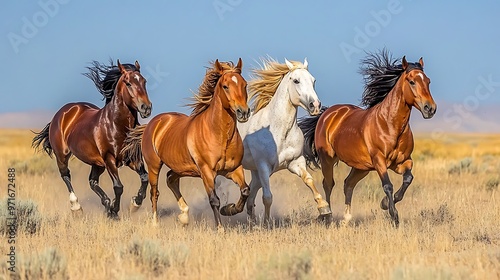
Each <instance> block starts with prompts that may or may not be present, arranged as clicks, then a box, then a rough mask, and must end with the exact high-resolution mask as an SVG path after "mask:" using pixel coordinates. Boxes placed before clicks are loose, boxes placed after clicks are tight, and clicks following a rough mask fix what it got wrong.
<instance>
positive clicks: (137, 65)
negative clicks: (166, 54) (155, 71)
mask: <svg viewBox="0 0 500 280" xmlns="http://www.w3.org/2000/svg"><path fill="white" fill-rule="evenodd" d="M140 69H141V65H140V64H139V61H137V60H136V61H135V70H136V71H139V70H140Z"/></svg>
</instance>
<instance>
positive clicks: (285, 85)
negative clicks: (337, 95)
mask: <svg viewBox="0 0 500 280" xmlns="http://www.w3.org/2000/svg"><path fill="white" fill-rule="evenodd" d="M262 63H263V67H262V69H254V70H253V71H252V72H253V75H254V76H255V78H254V79H253V80H251V81H250V82H249V83H248V93H249V96H250V97H251V98H252V99H253V103H254V104H253V106H254V111H253V114H252V116H251V117H250V118H249V120H248V121H247V122H246V123H238V130H239V132H240V135H241V138H242V139H243V145H244V148H245V149H244V150H245V154H244V156H243V168H245V169H247V170H250V171H251V173H252V181H251V182H250V196H249V197H248V200H247V213H248V215H249V216H250V218H251V220H252V221H255V197H256V195H257V192H258V190H259V189H260V188H262V201H263V203H264V207H265V216H264V222H265V223H269V220H270V212H271V204H272V202H273V195H272V193H271V188H270V185H269V177H270V176H271V175H272V174H273V173H275V172H277V171H279V170H282V169H285V168H287V169H288V170H289V171H290V172H292V173H293V174H296V175H297V176H299V177H300V178H301V179H302V181H304V183H305V184H306V185H307V186H308V187H309V188H310V189H311V191H312V193H313V196H314V200H315V201H316V203H317V206H318V210H319V213H320V215H321V216H323V217H326V216H328V215H331V210H330V206H329V205H328V203H327V202H326V201H325V200H324V199H323V197H322V196H321V194H320V193H319V192H318V190H317V189H316V187H315V185H314V182H313V178H312V176H311V174H309V172H308V171H307V170H306V161H305V159H304V157H303V156H302V149H303V146H304V135H303V134H302V131H301V130H300V128H299V127H298V126H297V107H298V106H300V107H302V108H304V109H305V110H306V111H307V112H309V114H311V115H317V114H319V112H320V109H321V103H320V101H319V99H318V96H317V95H316V91H315V90H314V82H315V79H314V77H313V76H312V75H311V74H310V73H309V71H308V70H307V65H308V63H307V59H306V60H304V63H303V64H302V63H300V62H295V61H292V62H290V61H288V60H286V59H285V63H284V64H280V63H278V62H277V61H275V60H272V59H265V60H263V62H262Z"/></svg>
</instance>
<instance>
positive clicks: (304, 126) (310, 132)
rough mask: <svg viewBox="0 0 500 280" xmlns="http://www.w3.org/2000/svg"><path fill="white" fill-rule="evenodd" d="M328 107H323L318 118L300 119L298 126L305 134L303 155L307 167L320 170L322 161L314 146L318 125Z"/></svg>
mask: <svg viewBox="0 0 500 280" xmlns="http://www.w3.org/2000/svg"><path fill="white" fill-rule="evenodd" d="M326 109H328V107H325V106H323V107H321V111H320V113H319V114H318V115H316V116H304V117H302V118H300V119H299V120H298V122H297V125H298V126H299V127H300V129H301V130H302V133H303V134H304V148H303V150H302V154H303V155H304V157H305V159H306V163H307V165H308V166H309V167H310V168H312V169H315V168H320V167H321V166H320V164H321V163H320V160H319V155H318V152H317V151H316V146H315V145H314V133H315V131H316V125H317V124H318V120H319V118H320V117H321V115H323V113H324V112H325V110H326Z"/></svg>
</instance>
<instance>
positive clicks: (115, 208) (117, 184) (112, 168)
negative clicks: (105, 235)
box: [106, 156, 123, 219]
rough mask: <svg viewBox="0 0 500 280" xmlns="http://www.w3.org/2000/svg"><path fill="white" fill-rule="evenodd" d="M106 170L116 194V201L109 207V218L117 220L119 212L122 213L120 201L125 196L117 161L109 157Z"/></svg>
mask: <svg viewBox="0 0 500 280" xmlns="http://www.w3.org/2000/svg"><path fill="white" fill-rule="evenodd" d="M106 170H107V171H108V174H109V176H110V177H111V181H112V182H113V190H114V192H115V199H113V202H112V203H111V206H110V207H109V210H110V211H108V216H109V217H112V218H115V219H117V218H118V212H119V211H120V201H121V196H122V194H123V184H122V182H121V181H120V177H119V176H118V168H117V167H116V159H115V158H114V157H112V156H109V157H108V158H107V159H106Z"/></svg>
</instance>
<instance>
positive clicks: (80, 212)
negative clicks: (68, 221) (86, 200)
mask: <svg viewBox="0 0 500 280" xmlns="http://www.w3.org/2000/svg"><path fill="white" fill-rule="evenodd" d="M71 214H72V215H73V217H77V218H80V217H82V216H83V208H82V207H80V208H78V209H71Z"/></svg>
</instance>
